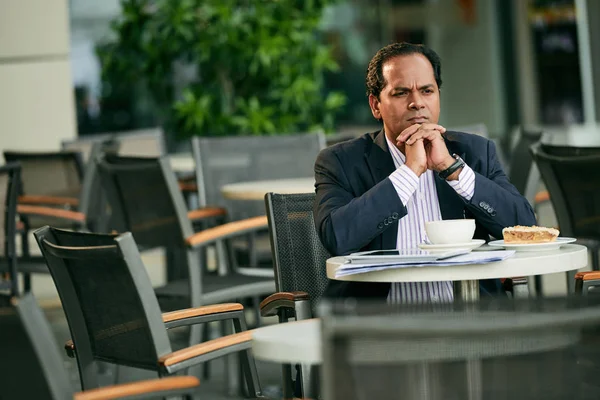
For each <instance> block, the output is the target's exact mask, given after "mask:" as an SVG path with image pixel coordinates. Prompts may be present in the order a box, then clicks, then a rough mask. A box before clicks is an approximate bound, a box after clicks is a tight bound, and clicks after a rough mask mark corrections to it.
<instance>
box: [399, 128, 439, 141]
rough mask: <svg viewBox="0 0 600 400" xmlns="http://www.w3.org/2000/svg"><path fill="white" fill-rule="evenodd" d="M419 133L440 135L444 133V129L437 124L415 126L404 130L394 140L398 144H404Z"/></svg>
mask: <svg viewBox="0 0 600 400" xmlns="http://www.w3.org/2000/svg"><path fill="white" fill-rule="evenodd" d="M420 131H438V132H440V133H444V132H446V128H444V127H443V126H441V125H438V124H415V125H411V126H409V127H408V128H406V129H405V130H404V131H402V133H401V134H400V135H399V136H398V137H397V138H396V141H397V142H398V143H404V142H406V141H407V140H408V139H409V138H410V137H411V136H413V135H415V134H416V133H417V132H420Z"/></svg>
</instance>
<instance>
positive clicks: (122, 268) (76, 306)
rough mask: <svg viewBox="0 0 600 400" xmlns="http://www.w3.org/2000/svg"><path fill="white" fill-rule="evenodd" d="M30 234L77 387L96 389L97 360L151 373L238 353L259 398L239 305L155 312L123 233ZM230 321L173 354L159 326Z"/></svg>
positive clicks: (144, 275) (139, 264)
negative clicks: (52, 292)
mask: <svg viewBox="0 0 600 400" xmlns="http://www.w3.org/2000/svg"><path fill="white" fill-rule="evenodd" d="M34 236H35V238H36V240H37V242H38V245H39V246H40V249H41V250H42V254H43V255H44V257H45V259H46V263H47V264H48V268H49V269H50V271H51V273H52V279H53V280H54V283H55V285H56V289H57V291H58V294H59V296H60V300H61V304H62V306H63V309H64V311H65V315H66V317H67V322H68V324H69V330H70V332H71V338H72V343H69V344H68V345H67V347H68V349H69V350H70V352H71V353H74V354H75V356H76V358H77V364H78V368H79V373H80V379H81V386H82V388H83V389H84V390H88V389H92V388H96V387H98V379H97V378H98V373H97V364H96V362H97V361H102V362H108V363H112V364H116V365H125V366H130V367H135V368H140V369H144V370H148V371H155V372H156V373H157V374H158V376H160V377H163V376H167V375H172V374H176V373H178V372H180V371H183V370H186V369H187V368H189V367H191V366H194V365H198V364H199V363H203V362H206V361H208V360H212V359H214V358H217V357H221V356H224V355H228V354H232V353H239V355H240V358H241V360H242V367H243V371H244V376H245V377H246V383H247V385H248V391H249V393H250V394H251V395H252V396H256V397H260V386H259V383H258V377H257V374H256V367H255V365H254V360H253V358H252V356H251V354H250V341H251V334H252V333H251V331H247V330H246V322H245V318H244V310H243V306H242V305H241V304H236V303H230V304H216V305H210V306H204V307H196V308H189V309H182V310H177V311H173V312H169V313H165V314H161V311H160V308H159V306H158V302H157V299H156V296H155V294H154V292H153V290H152V286H151V283H150V278H149V276H148V273H147V272H146V270H145V268H144V265H143V263H142V260H141V257H140V254H139V251H138V248H137V245H136V243H135V241H134V239H133V236H132V235H131V233H129V232H128V233H124V234H121V235H106V234H92V233H83V232H72V231H65V230H59V229H54V228H50V227H44V228H41V229H39V230H37V231H36V232H35V233H34ZM212 321H232V322H233V330H234V331H235V333H234V334H232V335H228V336H224V337H220V338H217V339H213V340H209V341H205V342H203V343H200V344H197V345H194V346H190V347H187V348H184V349H182V350H177V351H173V350H172V348H171V344H170V342H169V338H168V336H167V329H172V328H176V327H181V326H189V327H191V329H192V330H194V329H198V328H199V326H198V324H206V323H208V322H212Z"/></svg>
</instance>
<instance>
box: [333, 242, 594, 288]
mask: <svg viewBox="0 0 600 400" xmlns="http://www.w3.org/2000/svg"><path fill="white" fill-rule="evenodd" d="M344 261H345V259H344V257H332V258H329V259H328V260H327V277H328V278H329V279H336V280H343V281H355V282H434V281H467V280H479V279H495V278H511V277H516V276H532V275H543V274H552V273H555V272H566V271H572V270H576V269H579V268H583V267H585V266H586V265H587V263H588V255H587V248H586V247H585V246H581V245H578V244H566V245H563V246H561V247H560V249H558V250H551V251H536V252H516V253H515V255H514V256H513V257H511V258H509V259H507V260H504V261H499V262H493V263H489V264H471V265H454V266H446V267H415V268H396V269H388V270H384V271H375V272H368V273H363V274H356V275H347V276H342V277H339V278H336V277H335V270H336V269H337V268H338V267H339V266H340V265H341V264H342V263H343V262H344Z"/></svg>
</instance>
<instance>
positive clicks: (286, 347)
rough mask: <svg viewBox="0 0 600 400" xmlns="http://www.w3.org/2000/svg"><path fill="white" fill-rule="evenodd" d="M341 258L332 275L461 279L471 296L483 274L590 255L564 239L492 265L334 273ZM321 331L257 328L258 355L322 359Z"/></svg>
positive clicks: (554, 265) (522, 271)
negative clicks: (556, 246) (554, 247)
mask: <svg viewBox="0 0 600 400" xmlns="http://www.w3.org/2000/svg"><path fill="white" fill-rule="evenodd" d="M343 262H344V257H332V258H329V259H328V260H327V276H328V277H329V278H330V279H337V280H344V281H355V282H432V281H446V280H451V281H459V282H460V286H461V296H462V300H466V301H473V300H477V299H478V298H479V285H478V283H479V280H480V279H493V278H510V277H516V276H531V275H543V274H552V273H556V272H565V271H571V270H576V269H579V268H583V267H585V266H586V265H587V262H588V255H587V248H586V247H585V246H581V245H577V244H566V245H562V246H561V247H560V248H559V249H557V250H552V251H536V252H524V251H518V252H516V253H515V255H514V256H512V257H511V258H508V259H506V260H504V261H497V262H492V263H489V264H471V265H453V266H445V267H417V268H396V269H389V270H384V271H375V272H367V273H362V274H356V275H347V276H343V277H339V278H335V270H336V269H337V268H338V267H339V266H340V265H341V264H342V263H343ZM319 332H320V325H319V321H318V319H311V320H306V321H299V322H288V323H285V324H277V325H272V326H267V327H263V328H258V329H256V330H255V331H254V333H253V336H252V339H253V341H252V350H253V352H254V355H255V357H256V358H258V359H263V360H269V361H273V362H290V363H293V362H297V363H305V364H319V363H320V362H321V338H320V333H319Z"/></svg>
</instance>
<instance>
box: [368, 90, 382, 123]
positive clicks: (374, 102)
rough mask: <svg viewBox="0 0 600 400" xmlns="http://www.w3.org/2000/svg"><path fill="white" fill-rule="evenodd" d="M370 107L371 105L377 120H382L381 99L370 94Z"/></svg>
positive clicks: (372, 112)
mask: <svg viewBox="0 0 600 400" xmlns="http://www.w3.org/2000/svg"><path fill="white" fill-rule="evenodd" d="M369 107H371V114H373V117H375V119H376V120H378V121H381V119H382V118H381V111H380V110H379V100H378V99H377V97H375V96H374V95H372V94H370V95H369Z"/></svg>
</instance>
